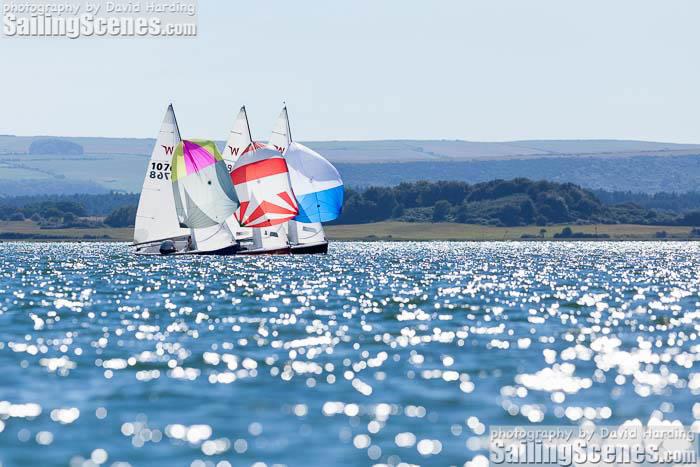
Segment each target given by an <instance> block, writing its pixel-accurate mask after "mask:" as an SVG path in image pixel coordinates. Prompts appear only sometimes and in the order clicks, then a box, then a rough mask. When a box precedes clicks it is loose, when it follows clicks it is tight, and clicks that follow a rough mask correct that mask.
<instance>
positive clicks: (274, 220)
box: [223, 107, 298, 255]
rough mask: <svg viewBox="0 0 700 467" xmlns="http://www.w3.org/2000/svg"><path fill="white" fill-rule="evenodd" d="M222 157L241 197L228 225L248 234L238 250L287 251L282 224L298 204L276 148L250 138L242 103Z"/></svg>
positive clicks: (287, 243)
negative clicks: (233, 216) (232, 218)
mask: <svg viewBox="0 0 700 467" xmlns="http://www.w3.org/2000/svg"><path fill="white" fill-rule="evenodd" d="M223 157H224V160H225V162H226V164H227V166H228V168H229V170H230V172H231V181H232V182H233V185H234V187H235V189H236V193H237V195H238V197H239V199H240V207H239V208H238V210H237V211H236V214H235V219H234V220H229V221H228V223H229V226H230V225H231V224H233V225H234V227H237V229H240V230H243V231H246V230H247V231H249V232H250V234H251V235H250V237H248V238H244V239H240V240H239V245H240V251H239V252H238V254H244V255H258V254H288V253H289V252H290V248H289V242H288V239H287V232H286V229H285V226H284V224H285V223H286V222H287V221H288V220H289V219H291V218H293V217H294V216H296V215H297V214H298V207H297V203H296V199H295V198H294V194H293V192H292V189H291V186H290V183H289V174H288V169H287V165H286V163H285V161H284V158H283V157H282V156H281V155H280V154H279V152H277V151H276V150H274V149H273V148H271V147H270V146H268V145H265V144H263V143H259V142H255V141H253V137H252V133H251V131H250V124H249V122H248V115H247V112H246V109H245V107H242V108H241V110H240V111H239V113H238V116H237V117H236V120H235V122H234V125H233V129H232V130H231V134H230V136H229V139H228V141H227V142H226V147H225V149H224V156H223ZM237 229H233V230H234V231H235V230H237Z"/></svg>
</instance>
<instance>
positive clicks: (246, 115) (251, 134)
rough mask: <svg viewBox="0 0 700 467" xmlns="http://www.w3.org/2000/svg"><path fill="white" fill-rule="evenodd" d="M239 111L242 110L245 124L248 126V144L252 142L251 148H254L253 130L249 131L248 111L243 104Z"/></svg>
mask: <svg viewBox="0 0 700 467" xmlns="http://www.w3.org/2000/svg"><path fill="white" fill-rule="evenodd" d="M241 111H243V114H244V115H245V124H246V126H247V127H248V137H249V138H250V144H252V145H253V149H255V141H253V132H251V131H250V121H249V120H248V111H247V110H246V109H245V105H244V106H243V107H241Z"/></svg>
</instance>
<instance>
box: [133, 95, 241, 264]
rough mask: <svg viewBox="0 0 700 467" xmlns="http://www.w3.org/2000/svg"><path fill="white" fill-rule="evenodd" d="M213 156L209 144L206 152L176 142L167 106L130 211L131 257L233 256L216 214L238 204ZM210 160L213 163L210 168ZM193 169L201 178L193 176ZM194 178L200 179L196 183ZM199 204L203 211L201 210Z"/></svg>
mask: <svg viewBox="0 0 700 467" xmlns="http://www.w3.org/2000/svg"><path fill="white" fill-rule="evenodd" d="M202 146H204V148H202ZM217 154H218V151H215V146H214V147H213V149H212V145H207V144H204V143H201V142H183V141H182V139H181V137H180V129H179V128H178V125H177V119H176V118H175V112H174V110H173V106H172V105H170V106H169V107H168V110H167V111H166V113H165V118H164V119H163V124H162V126H161V130H160V133H159V135H158V139H157V141H156V145H155V147H154V148H153V153H152V154H151V159H150V161H149V163H148V168H147V170H146V176H145V178H144V183H143V189H142V191H141V198H140V199H139V206H138V209H137V212H136V225H135V228H134V247H135V253H136V254H138V255H170V254H174V255H182V254H234V253H235V252H236V251H237V249H238V245H237V243H236V241H235V239H234V238H233V235H232V233H231V231H230V230H229V229H228V227H227V226H226V225H222V224H220V223H219V220H220V218H221V217H222V216H225V215H226V213H227V212H229V211H230V212H231V213H232V212H233V211H234V210H235V209H236V208H237V207H238V202H237V198H236V197H235V192H234V191H233V186H232V185H231V183H230V180H229V179H228V172H227V171H226V168H225V165H224V163H223V160H222V159H221V156H220V155H219V156H218V160H217V157H216V155H217ZM212 160H216V161H217V164H218V165H216V164H212V163H211V161H212ZM210 166H213V167H211V168H210ZM199 169H201V171H202V177H198V176H197V175H198V173H199ZM212 171H213V172H212ZM192 173H194V174H195V175H192ZM205 175H206V177H205ZM207 177H208V178H207ZM197 178H201V180H199V182H198V180H197ZM209 181H211V182H212V183H211V184H209V183H208V182H209ZM209 191H211V193H208V192H209ZM222 200H223V201H222ZM207 201H209V203H207ZM212 203H213V204H214V206H212V205H211V204H212ZM219 203H221V206H219ZM200 205H203V206H205V207H204V208H203V209H202V208H200V207H199V206H200ZM200 214H203V216H202V215H200ZM205 217H206V218H208V219H209V220H206V219H205Z"/></svg>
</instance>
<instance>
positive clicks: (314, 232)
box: [269, 106, 344, 254]
mask: <svg viewBox="0 0 700 467" xmlns="http://www.w3.org/2000/svg"><path fill="white" fill-rule="evenodd" d="M269 144H270V146H272V147H274V148H275V149H277V150H278V151H279V152H281V153H283V154H284V158H285V160H286V162H287V166H288V168H289V178H290V182H291V185H292V190H293V191H294V195H295V197H296V199H297V201H298V204H299V213H298V214H297V215H296V216H295V217H294V218H293V219H291V220H290V221H289V222H288V223H287V231H288V236H289V242H290V248H291V252H292V254H313V253H327V252H328V240H327V239H326V235H325V232H324V231H323V225H322V224H321V223H322V222H330V221H332V220H334V219H337V218H338V216H339V215H340V213H341V211H342V206H343V196H344V192H343V181H342V179H341V178H340V174H339V173H338V171H337V170H336V168H335V167H333V165H332V164H331V163H330V162H328V161H327V160H326V159H325V158H323V157H322V156H321V155H320V154H318V153H316V152H315V151H313V150H312V149H310V148H308V147H306V146H304V145H303V144H300V143H297V142H295V141H293V140H292V132H291V129H290V126H289V114H288V112H287V107H286V106H285V107H284V108H283V109H282V112H281V113H280V116H279V118H278V119H277V123H276V124H275V127H274V128H273V130H272V136H271V137H270V143H269Z"/></svg>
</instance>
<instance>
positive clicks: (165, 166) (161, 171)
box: [148, 162, 170, 180]
mask: <svg viewBox="0 0 700 467" xmlns="http://www.w3.org/2000/svg"><path fill="white" fill-rule="evenodd" d="M148 178H155V179H157V180H170V163H169V162H151V170H150V171H149V172H148Z"/></svg>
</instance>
